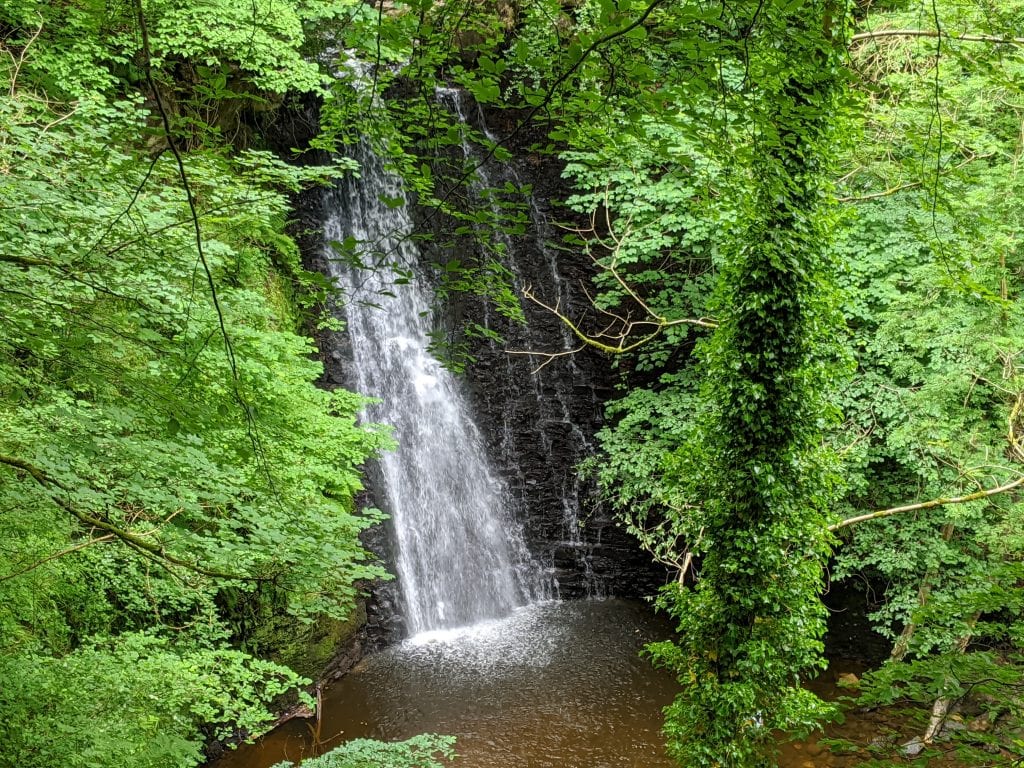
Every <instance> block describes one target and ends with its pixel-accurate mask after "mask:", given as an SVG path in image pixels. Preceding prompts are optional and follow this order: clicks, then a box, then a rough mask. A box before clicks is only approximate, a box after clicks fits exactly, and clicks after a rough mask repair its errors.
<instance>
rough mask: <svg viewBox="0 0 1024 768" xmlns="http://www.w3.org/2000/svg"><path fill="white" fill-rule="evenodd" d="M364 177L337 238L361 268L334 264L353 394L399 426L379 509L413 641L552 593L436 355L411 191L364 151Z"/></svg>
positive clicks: (334, 212)
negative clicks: (388, 521) (417, 274)
mask: <svg viewBox="0 0 1024 768" xmlns="http://www.w3.org/2000/svg"><path fill="white" fill-rule="evenodd" d="M354 159H355V160H357V161H358V162H359V163H360V165H361V177H360V178H359V179H351V178H350V179H347V180H345V181H344V182H343V183H342V184H341V185H340V186H339V187H338V189H337V190H336V191H335V192H334V193H333V195H332V197H331V206H330V208H331V210H330V211H329V213H328V216H327V220H326V223H325V234H326V236H327V239H328V241H332V240H333V241H346V240H348V242H349V243H351V241H352V240H353V239H354V241H355V243H356V246H355V247H356V250H357V256H358V260H359V262H361V264H362V265H365V266H368V267H371V268H369V269H367V268H360V269H358V270H355V269H352V268H350V267H348V266H345V265H343V264H342V263H340V262H339V261H338V260H332V261H331V262H330V263H331V273H332V277H334V278H336V279H337V282H338V286H339V288H340V290H341V292H342V302H343V305H344V308H343V315H344V319H345V320H346V322H347V331H348V336H349V339H350V343H351V348H352V349H351V356H352V366H351V367H352V371H353V376H352V378H353V381H352V382H351V383H352V385H353V387H354V388H355V389H357V391H359V392H361V393H363V394H366V395H369V396H372V397H375V398H378V399H379V402H378V403H376V404H374V405H371V406H370V407H369V408H368V409H367V416H368V418H370V419H371V420H373V421H379V422H383V423H385V424H390V425H392V426H393V428H394V436H395V438H396V439H397V441H398V444H399V447H398V449H397V450H396V451H393V452H390V453H387V454H385V455H384V456H383V457H382V459H381V462H380V475H381V485H382V488H381V489H380V491H381V496H382V497H383V498H381V499H379V502H380V503H381V505H382V506H383V507H385V510H386V511H387V512H388V513H389V514H390V515H391V518H392V521H393V529H394V535H395V540H396V544H397V553H396V568H397V571H398V579H399V587H400V590H401V596H402V602H403V608H404V613H405V618H406V624H407V626H408V629H409V631H410V632H411V633H412V634H417V633H420V632H424V631H428V630H437V629H448V628H453V627H459V626H464V625H468V624H472V623H475V622H478V621H481V620H483V619H487V618H495V617H500V616H505V615H507V614H509V613H510V612H511V611H512V610H513V609H514V608H515V607H517V606H520V605H524V604H525V603H528V602H530V601H532V600H535V599H537V598H539V597H542V596H543V594H544V588H543V581H542V578H541V575H540V571H539V569H538V568H537V567H536V566H535V564H534V563H533V561H532V559H531V557H530V555H529V553H528V551H527V549H526V546H525V545H524V543H523V538H522V533H521V531H520V529H519V527H518V526H517V524H516V523H515V521H514V520H513V519H512V518H511V515H510V514H509V504H508V494H507V491H506V489H505V487H504V485H503V483H502V482H501V481H500V480H499V479H498V477H497V476H496V475H495V473H494V472H493V471H492V469H491V467H490V466H489V463H488V460H487V457H486V455H485V449H484V447H483V442H482V440H481V437H480V434H479V432H478V430H477V428H476V427H475V425H474V424H473V422H472V419H471V418H470V415H469V410H468V407H467V404H466V401H465V399H464V397H463V396H462V393H461V392H460V388H459V386H458V382H457V381H456V380H455V378H454V377H453V376H452V375H451V374H450V373H449V372H448V371H447V370H445V369H444V367H443V366H442V365H441V364H440V363H439V362H438V360H437V359H435V358H434V357H433V356H432V355H431V354H430V352H429V351H428V333H429V331H430V330H431V328H430V325H429V318H430V315H431V308H430V301H429V294H428V292H427V291H426V290H425V289H424V287H423V286H422V285H421V281H420V280H419V279H413V280H404V279H403V280H398V281H397V282H396V279H395V275H396V273H395V272H394V271H393V270H392V269H391V268H390V267H389V265H400V266H401V268H402V269H403V270H416V269H417V265H418V261H419V253H418V249H417V247H416V245H415V243H414V242H413V241H412V240H411V239H410V234H411V232H412V228H413V225H412V221H411V219H410V217H409V213H408V210H407V208H406V205H405V196H404V194H403V192H402V188H401V184H400V183H399V181H398V179H397V178H396V177H395V176H394V175H393V174H391V173H389V172H387V171H386V170H385V169H384V167H383V165H382V163H381V162H380V160H379V159H378V158H377V157H375V156H374V155H373V153H372V152H370V151H369V149H368V148H366V147H358V148H356V149H355V152H354Z"/></svg>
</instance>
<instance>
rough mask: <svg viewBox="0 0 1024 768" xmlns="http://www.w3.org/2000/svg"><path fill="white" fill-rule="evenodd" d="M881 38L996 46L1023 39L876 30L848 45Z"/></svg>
mask: <svg viewBox="0 0 1024 768" xmlns="http://www.w3.org/2000/svg"><path fill="white" fill-rule="evenodd" d="M881 37H931V38H945V39H946V40H953V41H958V42H964V43H994V44H996V45H1024V37H1000V36H999V35H950V34H947V33H946V32H941V31H939V30H934V29H876V30H874V31H871V32H858V33H857V34H855V35H854V36H853V37H851V38H850V43H851V44H854V43H862V42H865V41H867V40H875V39H877V38H881Z"/></svg>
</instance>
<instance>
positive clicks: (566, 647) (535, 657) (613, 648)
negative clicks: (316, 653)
mask: <svg viewBox="0 0 1024 768" xmlns="http://www.w3.org/2000/svg"><path fill="white" fill-rule="evenodd" d="M668 633H669V628H668V626H667V625H666V624H665V623H664V622H663V621H661V620H659V619H658V618H656V617H654V616H652V615H651V612H650V609H649V608H648V607H647V606H646V605H644V604H643V603H637V602H630V601H624V600H603V601H589V602H564V603H559V602H549V603H541V604H537V605H532V606H528V607H526V608H522V609H520V610H518V611H516V612H515V613H514V614H513V615H512V616H511V617H509V618H507V619H502V620H499V621H494V622H487V623H485V624H481V625H478V626H476V627H473V628H470V629H468V630H462V631H459V630H455V631H451V632H439V633H431V634H427V635H421V636H419V637H417V638H416V639H414V640H411V641H406V642H404V643H402V644H401V645H398V646H395V647H393V648H389V649H387V650H385V651H383V652H381V653H379V654H376V655H374V656H371V657H369V658H367V659H364V660H363V661H362V662H361V663H360V664H359V665H358V666H357V667H356V668H355V669H354V670H353V671H352V672H350V673H349V674H348V675H347V676H346V677H345V678H343V679H342V680H341V681H339V682H338V683H337V684H336V685H335V686H333V687H332V688H331V689H330V690H329V691H327V692H325V695H324V707H323V721H322V723H321V726H320V734H321V738H322V739H323V742H324V743H323V744H322V746H321V749H320V750H319V751H324V750H326V749H329V748H330V747H331V746H334V745H336V744H337V743H339V742H340V741H342V740H345V739H351V738H357V737H371V738H377V739H386V740H399V739H405V738H408V737H410V736H413V735H415V734H417V733H424V732H433V733H446V734H452V735H454V736H456V737H457V739H458V741H457V745H456V749H457V751H458V754H459V755H460V757H459V759H458V760H457V761H456V762H455V765H456V766H458V767H459V768H527V767H528V768H549V767H550V768H556V767H557V768H672V766H673V763H672V762H671V761H669V760H668V759H667V758H666V757H665V755H664V751H663V748H662V746H661V738H660V735H659V729H660V728H661V723H662V717H661V708H662V707H663V706H665V705H666V704H668V703H669V702H670V701H671V700H672V698H673V696H674V695H675V692H676V690H677V686H676V683H675V681H674V680H673V678H672V676H671V675H668V674H665V673H664V672H660V671H657V670H654V669H652V668H651V666H650V664H649V663H647V662H646V661H645V660H643V659H642V658H640V656H639V652H640V650H641V648H642V647H643V646H644V644H645V643H648V642H651V641H653V640H659V639H662V638H664V637H666V636H667V635H668ZM313 753H314V747H313V739H312V738H311V733H310V729H309V728H308V727H307V725H306V724H305V723H304V722H299V721H294V720H293V721H291V722H289V723H287V724H285V725H284V726H283V727H282V728H279V729H278V730H276V731H274V732H273V733H271V734H269V735H268V736H266V737H265V738H264V739H263V740H262V741H261V742H260V743H258V744H256V745H253V746H246V747H242V748H241V749H239V750H238V751H237V752H235V753H233V754H231V755H229V756H227V757H226V758H225V759H223V760H221V761H220V762H219V763H217V768H269V766H272V765H274V764H275V763H276V762H278V761H280V760H282V759H285V758H288V759H293V760H294V759H297V758H299V757H302V756H309V755H310V754H313Z"/></svg>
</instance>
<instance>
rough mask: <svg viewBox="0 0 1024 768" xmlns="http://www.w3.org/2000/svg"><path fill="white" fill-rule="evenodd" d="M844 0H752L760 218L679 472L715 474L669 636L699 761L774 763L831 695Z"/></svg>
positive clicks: (720, 301)
mask: <svg viewBox="0 0 1024 768" xmlns="http://www.w3.org/2000/svg"><path fill="white" fill-rule="evenodd" d="M754 5H756V4H754ZM836 5H837V4H836V3H834V2H821V1H820V0H819V1H817V2H815V1H814V0H811V1H809V2H805V3H802V4H797V6H796V7H795V8H794V7H792V6H793V4H792V3H788V4H787V3H783V2H775V3H767V4H764V5H763V7H759V8H757V9H756V10H755V9H754V7H753V6H752V7H751V13H752V16H751V19H750V26H749V28H748V29H747V31H746V39H745V41H744V44H745V45H748V46H749V50H750V51H751V53H750V59H749V60H748V62H747V66H748V72H747V80H746V81H747V82H748V83H752V84H754V85H755V86H756V90H755V88H754V87H750V88H749V89H747V90H746V92H745V93H743V94H742V97H743V98H745V99H746V103H747V104H748V105H749V107H750V109H751V112H750V117H749V124H750V126H751V128H752V138H751V146H750V155H749V158H750V160H749V164H748V167H747V168H746V169H744V170H745V174H744V178H745V180H746V182H747V184H748V187H747V190H746V191H745V193H744V194H745V202H744V204H743V205H742V207H741V210H743V212H744V215H745V217H744V222H745V223H744V225H743V226H742V227H741V228H740V229H739V231H738V233H737V234H738V236H737V237H736V238H735V239H734V241H733V245H732V247H731V250H730V252H729V253H728V254H727V260H726V263H725V264H724V265H723V268H722V272H721V276H720V281H719V284H718V288H717V296H716V299H717V302H716V303H717V307H716V314H717V316H718V318H719V321H720V324H719V327H718V329H717V330H716V331H715V333H714V335H713V336H712V337H711V339H710V340H709V342H708V343H707V344H706V345H705V347H704V349H703V356H704V359H705V361H706V363H707V365H708V383H707V385H706V388H705V392H704V393H705V396H706V397H707V399H708V400H709V404H710V408H709V412H710V416H709V417H708V419H707V421H706V423H705V424H704V425H703V429H702V430H701V431H700V438H699V443H700V444H699V445H697V446H693V447H692V448H691V449H690V451H689V456H686V457H681V459H682V461H681V464H680V467H681V469H680V470H679V471H688V472H693V471H694V468H695V466H697V467H698V472H699V474H700V477H699V480H698V482H699V484H700V492H701V496H702V497H703V508H704V513H703V514H704V519H703V528H704V538H703V544H702V546H701V551H702V553H703V555H702V560H701V567H700V578H699V580H698V581H697V583H696V586H695V588H694V589H692V590H689V591H687V590H685V589H683V588H680V587H673V588H672V589H671V591H670V592H668V593H667V595H666V599H665V603H666V605H668V607H669V609H670V610H671V611H672V613H673V614H674V615H675V616H676V617H677V618H678V619H679V624H680V627H679V629H680V640H679V642H678V644H677V645H675V646H670V645H660V646H655V647H654V648H653V649H652V650H653V653H654V656H655V658H656V659H658V660H661V661H663V662H666V663H668V664H670V665H671V666H672V667H673V668H675V669H676V670H677V672H678V673H679V677H680V681H681V682H682V684H683V692H682V694H681V695H680V696H679V698H678V699H677V700H676V702H675V703H674V704H673V705H672V706H671V707H670V708H669V709H668V711H667V725H666V730H667V733H668V736H669V746H670V750H671V752H672V753H673V755H674V757H676V758H677V759H678V760H679V761H680V764H682V765H685V766H688V767H689V768H697V767H698V766H731V767H735V768H739V767H741V766H743V767H745V766H760V765H770V764H772V758H771V756H772V753H773V752H774V747H773V745H774V742H775V738H776V736H775V733H773V732H774V731H777V730H782V731H785V732H790V733H793V732H799V731H801V730H803V729H807V728H810V727H812V726H813V725H814V723H816V722H818V721H820V719H821V717H822V716H823V714H824V713H825V711H826V706H825V705H824V704H823V703H822V702H821V701H819V700H818V699H817V698H816V697H815V696H813V694H811V693H810V692H808V691H805V690H803V689H802V688H801V687H800V683H801V679H802V677H803V676H804V675H805V674H806V673H808V672H810V671H812V670H814V669H816V668H817V667H819V666H820V664H821V662H820V656H821V651H822V644H821V637H822V634H823V632H824V608H823V607H822V605H821V602H820V599H819V593H820V589H821V576H822V565H823V561H824V559H825V558H826V556H827V555H828V552H829V543H828V533H827V530H826V507H827V503H828V499H829V497H830V487H831V485H832V483H831V481H830V476H831V472H830V469H829V462H828V460H827V456H826V455H825V454H824V453H823V449H822V436H823V429H824V427H825V426H826V425H827V423H828V422H829V421H830V418H829V416H830V408H829V406H828V402H827V398H826V394H825V393H826V392H827V390H828V388H829V381H830V378H831V376H832V371H833V369H834V367H835V365H836V360H837V356H836V348H835V346H834V344H833V336H834V329H835V327H836V325H837V322H838V316H837V312H836V299H835V292H834V288H833V265H832V261H831V257H830V255H829V248H828V226H827V225H828V219H827V212H828V207H827V205H826V200H827V194H826V192H827V189H826V174H825V171H826V169H827V168H828V165H829V158H830V157H831V146H832V138H831V125H832V122H833V115H834V111H835V110H834V102H835V96H836V94H837V91H838V86H839V84H840V80H841V76H840V69H839V67H838V64H837V42H840V43H841V40H840V41H837V40H836V31H835V28H838V27H839V26H840V24H839V23H837V22H834V21H833V19H834V18H835V17H836V15H837V11H838V10H839V9H837V8H836ZM841 19H842V15H841V14H840V15H839V19H838V21H839V22H841ZM740 156H742V155H740ZM698 457H699V458H698ZM701 465H702V467H703V468H702V469H700V466H701Z"/></svg>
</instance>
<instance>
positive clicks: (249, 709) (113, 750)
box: [0, 634, 304, 768]
mask: <svg viewBox="0 0 1024 768" xmlns="http://www.w3.org/2000/svg"><path fill="white" fill-rule="evenodd" d="M0 673H2V674H3V676H4V686H3V689H2V690H0V709H2V711H3V713H4V717H3V720H2V724H0V737H2V738H3V740H4V763H3V764H4V765H11V766H14V765H38V766H47V765H68V764H70V763H73V764H75V765H81V766H89V767H90V768H92V767H93V766H96V767H99V766H103V768H108V767H113V766H117V767H118V768H144V767H145V768H156V767H157V766H171V765H174V766H186V765H197V764H198V763H199V762H201V760H202V741H201V740H199V739H197V738H196V734H197V732H198V731H199V730H200V728H201V727H202V728H207V729H210V730H209V733H210V734H211V735H214V736H217V737H221V738H223V737H226V736H229V735H231V734H233V733H235V732H236V730H237V729H258V728H260V727H261V726H263V725H264V724H265V723H266V722H267V721H268V720H270V719H271V717H272V716H271V714H270V712H269V711H268V710H267V707H268V705H269V703H270V702H271V701H272V700H273V698H274V697H275V696H276V695H278V694H280V693H283V692H284V691H287V690H289V689H291V688H292V687H294V686H295V685H296V684H298V683H302V682H304V681H303V680H301V679H299V678H297V677H295V676H294V675H293V674H291V673H290V672H288V671H287V670H285V669H282V668H281V667H278V666H276V665H273V664H270V663H268V662H261V661H258V660H255V659H253V658H251V657H249V656H247V655H245V654H243V653H240V652H238V651H232V650H228V649H223V648H221V649H215V648H196V649H192V650H186V651H184V652H183V651H182V650H180V649H174V648H172V647H171V646H170V644H169V643H168V642H167V641H164V640H159V639H157V638H154V637H151V636H147V635H143V634H123V635H121V636H119V637H118V638H117V639H116V640H103V641H92V642H89V643H87V644H85V645H83V646H82V647H80V648H78V649H77V650H76V651H74V652H73V653H71V654H68V655H66V656H64V657H61V658H55V657H52V656H48V655H45V654H42V655H41V654H34V653H22V654H18V655H15V656H5V657H3V659H2V661H0Z"/></svg>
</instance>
